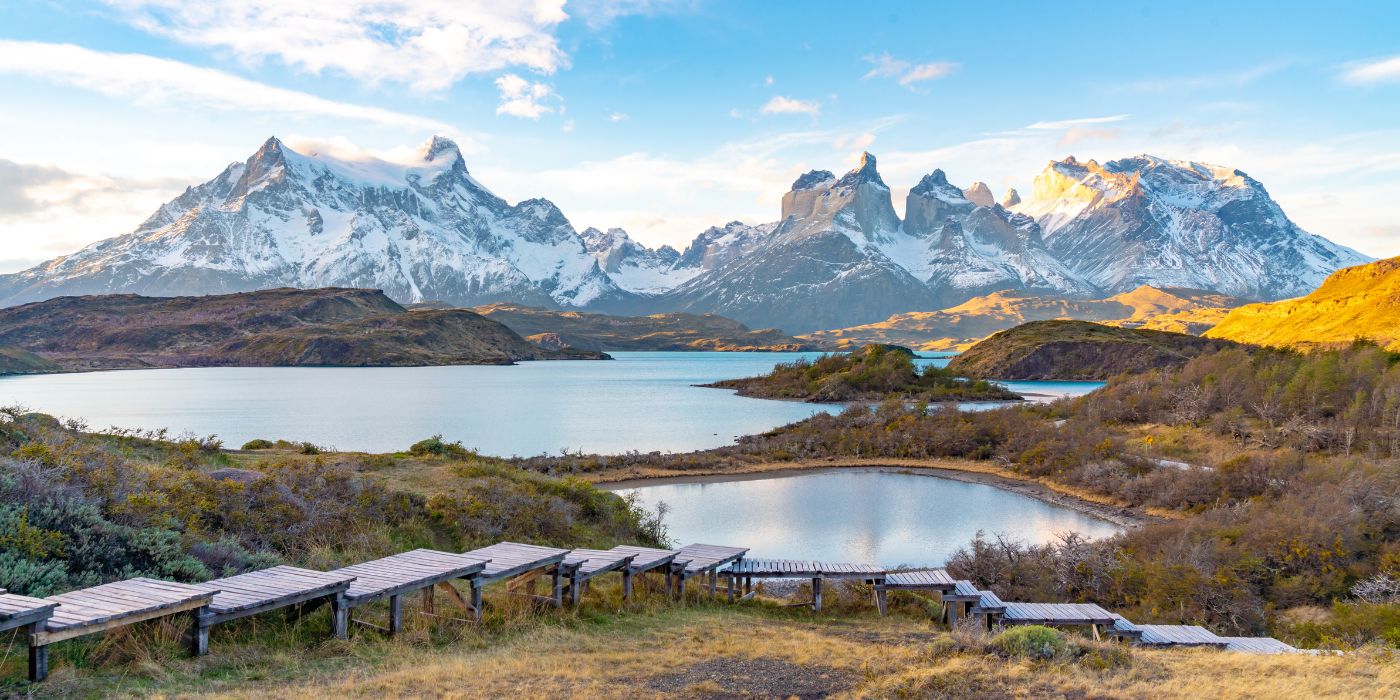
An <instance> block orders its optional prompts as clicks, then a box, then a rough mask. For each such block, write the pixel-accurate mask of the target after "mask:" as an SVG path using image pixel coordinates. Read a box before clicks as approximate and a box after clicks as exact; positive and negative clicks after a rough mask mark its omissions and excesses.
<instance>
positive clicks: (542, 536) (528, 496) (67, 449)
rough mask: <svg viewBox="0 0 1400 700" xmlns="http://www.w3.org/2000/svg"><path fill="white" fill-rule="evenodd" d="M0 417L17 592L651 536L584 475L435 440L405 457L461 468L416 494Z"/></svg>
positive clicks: (7, 577)
mask: <svg viewBox="0 0 1400 700" xmlns="http://www.w3.org/2000/svg"><path fill="white" fill-rule="evenodd" d="M0 416H3V418H2V419H0V420H2V421H3V422H0V454H3V455H4V456H3V457H0V588H6V589H8V590H10V591H12V592H15V593H21V594H25V595H35V596H44V595H50V594H53V593H57V592H61V591H65V590H68V589H71V588H77V587H82V586H90V585H95V584H98V583H103V582H106V581H110V580H114V579H120V578H129V577H132V576H153V577H157V578H166V579H171V580H175V581H202V580H206V579H209V578H213V577H218V576H226V575H232V574H237V573H241V572H244V571H249V570H252V569H257V568H262V567H265V566H269V565H272V564H275V563H278V562H287V563H293V564H309V563H312V562H315V563H317V564H318V565H322V566H324V565H328V564H331V565H343V564H348V563H353V562H355V561H360V560H364V559H369V558H373V557H376V556H384V555H387V554H391V553H395V552H398V551H401V550H403V549H411V548H414V547H432V548H436V549H442V550H447V551H463V550H466V549H470V548H472V547H474V546H479V545H483V544H488V543H490V542H494V541H497V540H500V539H512V538H514V539H525V540H529V541H532V542H538V543H540V544H555V545H560V546H570V547H573V546H612V545H614V544H619V543H624V542H625V543H647V542H651V543H657V542H658V537H660V531H659V530H657V529H656V528H657V527H658V525H657V524H656V523H655V522H653V521H649V520H648V518H647V516H646V514H645V513H643V512H641V511H640V510H639V509H637V508H635V507H633V506H632V504H630V503H628V502H626V501H624V500H622V499H621V498H618V497H617V496H615V495H613V494H611V493H608V492H605V491H600V490H598V489H596V488H594V487H593V486H591V485H590V484H588V483H587V482H584V481H581V480H577V479H553V478H550V477H546V476H542V475H540V474H537V473H534V472H529V471H524V470H521V469H519V468H516V467H512V466H510V465H507V464H505V463H502V462H499V461H492V460H483V459H479V458H476V459H473V460H470V461H463V460H461V459H460V458H461V457H467V456H473V455H470V453H467V452H465V451H463V450H462V449H461V446H460V445H456V444H451V443H443V442H442V441H441V439H440V438H430V439H429V440H425V441H423V442H420V443H418V444H417V445H415V446H414V447H413V449H411V450H410V453H409V454H411V455H413V456H415V457H417V458H423V459H430V460H445V459H457V460H458V461H456V462H455V463H454V465H453V468H452V469H450V470H448V471H446V472H444V474H442V475H441V476H440V478H439V479H438V481H437V484H436V486H437V489H436V491H435V492H431V493H423V492H406V491H402V490H399V489H397V488H395V487H394V486H393V485H392V484H386V483H385V482H384V481H383V480H380V479H377V478H375V477H374V475H373V472H374V470H375V467H376V466H377V464H378V463H382V462H386V461H392V460H393V459H394V458H393V457H388V456H378V457H376V456H367V455H343V454H333V455H323V454H307V453H308V452H309V451H308V450H306V449H305V448H304V446H300V445H297V446H294V447H295V449H290V450H285V451H275V452H273V453H271V454H266V455H257V454H254V455H248V456H246V457H247V458H245V459H241V460H239V461H238V462H237V463H235V462H234V461H233V460H232V459H231V456H230V455H228V454H226V453H224V452H222V451H221V445H220V443H219V442H218V441H217V440H216V439H213V438H205V439H197V438H183V439H176V440H169V439H159V438H158V437H152V436H144V435H136V434H96V433H90V432H86V431H84V430H82V426H80V425H73V424H69V425H64V424H60V423H59V422H58V421H56V420H55V419H53V418H50V417H48V416H45V415H42V414H36V413H26V412H23V411H22V410H19V409H7V410H6V411H5V412H4V413H0ZM264 442H266V441H264ZM269 444H270V445H271V447H272V448H274V449H275V448H277V447H278V445H277V444H276V443H269ZM288 445H289V446H291V445H290V443H289V444H288ZM245 447H247V446H245ZM248 449H257V448H256V447H248ZM473 457H474V456H473Z"/></svg>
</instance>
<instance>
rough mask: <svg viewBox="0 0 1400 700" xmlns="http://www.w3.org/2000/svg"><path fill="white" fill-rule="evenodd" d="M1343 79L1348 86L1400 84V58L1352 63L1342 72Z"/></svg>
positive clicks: (1393, 57)
mask: <svg viewBox="0 0 1400 700" xmlns="http://www.w3.org/2000/svg"><path fill="white" fill-rule="evenodd" d="M1341 77H1342V82H1344V83H1347V84H1348V85H1375V84H1377V83H1395V82H1400V56H1391V57H1389V58H1379V59H1375V60H1371V61H1358V62H1356V63H1352V64H1350V65H1348V66H1347V67H1346V70H1344V71H1342V76H1341Z"/></svg>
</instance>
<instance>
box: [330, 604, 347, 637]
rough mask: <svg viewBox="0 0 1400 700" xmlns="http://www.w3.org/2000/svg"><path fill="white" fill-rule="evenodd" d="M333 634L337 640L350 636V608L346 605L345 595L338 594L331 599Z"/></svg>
mask: <svg viewBox="0 0 1400 700" xmlns="http://www.w3.org/2000/svg"><path fill="white" fill-rule="evenodd" d="M331 633H332V634H333V635H335V638H336V639H348V638H349V636H350V606H349V605H346V603H345V594H344V593H337V594H335V596H334V597H332V598H331Z"/></svg>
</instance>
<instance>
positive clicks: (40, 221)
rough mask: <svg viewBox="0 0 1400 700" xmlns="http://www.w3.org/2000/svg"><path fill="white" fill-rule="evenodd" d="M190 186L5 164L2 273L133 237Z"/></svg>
mask: <svg viewBox="0 0 1400 700" xmlns="http://www.w3.org/2000/svg"><path fill="white" fill-rule="evenodd" d="M186 184H188V182H186V181H185V180H183V179H179V178H168V177H159V178H120V177H113V176H109V175H102V174H91V173H81V172H74V171H70V170H66V169H64V168H60V167H56V166H53V165H40V164H33V163H16V162H14V161H10V160H5V159H0V250H3V251H4V253H3V256H0V273H6V272H15V271H18V270H22V269H26V268H29V267H32V266H33V265H36V264H38V263H40V262H43V261H45V260H48V259H50V258H53V257H57V256H59V255H65V254H68V253H72V252H73V251H75V250H77V249H79V248H81V247H83V246H85V245H87V244H89V243H91V242H92V241H94V240H96V239H98V238H105V237H107V236H112V235H116V234H118V233H123V232H126V231H130V230H131V229H133V228H135V226H136V224H137V223H138V222H140V221H141V220H142V219H144V218H145V217H147V216H149V215H150V214H151V212H152V211H154V210H155V208H156V207H157V206H159V205H160V203H161V202H163V201H165V200H167V199H169V198H170V197H172V196H174V195H175V194H177V193H178V192H179V191H180V189H182V188H183V187H184V186H185V185H186Z"/></svg>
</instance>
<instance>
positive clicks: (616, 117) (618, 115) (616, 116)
mask: <svg viewBox="0 0 1400 700" xmlns="http://www.w3.org/2000/svg"><path fill="white" fill-rule="evenodd" d="M628 119H631V117H629V116H627V115H626V114H623V113H622V112H613V113H612V114H609V115H608V121H610V122H625V121H627V120H628Z"/></svg>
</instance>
